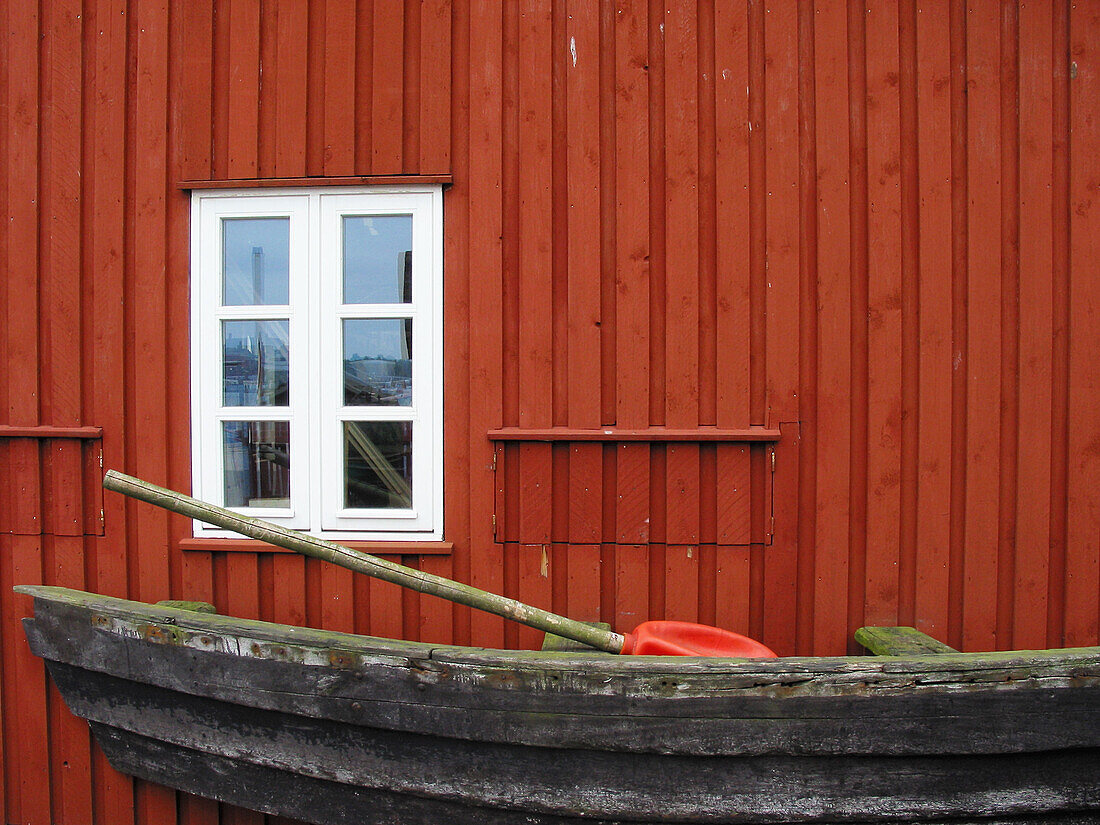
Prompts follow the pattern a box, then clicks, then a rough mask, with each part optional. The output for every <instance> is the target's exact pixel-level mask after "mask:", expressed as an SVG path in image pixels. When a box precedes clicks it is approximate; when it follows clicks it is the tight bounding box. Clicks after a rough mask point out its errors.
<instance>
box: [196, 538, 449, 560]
mask: <svg viewBox="0 0 1100 825" xmlns="http://www.w3.org/2000/svg"><path fill="white" fill-rule="evenodd" d="M336 543H337V544H340V545H343V546H344V547H350V548H351V549H352V550H360V551H362V552H364V553H370V554H371V555H373V556H441V555H442V556H446V555H450V553H451V550H452V549H454V543H453V542H450V541H339V540H338V541H337V542H336ZM179 547H180V550H186V551H191V552H199V553H293V552H294V551H293V550H286V549H284V548H282V547H275V546H274V545H271V544H268V543H267V542H263V541H257V540H255V539H216V538H187V539H182V540H181V541H180V543H179Z"/></svg>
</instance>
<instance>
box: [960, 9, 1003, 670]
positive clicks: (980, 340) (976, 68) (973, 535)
mask: <svg viewBox="0 0 1100 825" xmlns="http://www.w3.org/2000/svg"><path fill="white" fill-rule="evenodd" d="M998 11H999V10H998V9H997V8H996V7H995V6H994V5H992V4H981V3H979V4H971V7H970V9H969V13H968V16H967V29H966V33H967V44H966V45H967V55H968V62H967V78H968V80H967V95H966V99H967V150H968V158H967V168H968V170H969V191H970V209H969V218H968V220H969V227H968V232H969V239H968V241H969V249H968V252H967V259H968V261H969V272H968V286H969V295H968V296H967V303H968V306H969V307H970V310H971V311H970V317H969V321H968V336H967V337H968V353H967V375H968V387H967V399H968V404H967V425H966V427H967V456H968V457H967V473H966V489H967V498H966V544H965V553H966V558H965V582H964V589H963V598H964V608H963V616H962V629H963V640H964V641H963V643H964V646H965V649H967V650H987V649H992V648H994V647H996V645H997V639H996V637H995V633H994V630H995V622H996V614H997V605H996V595H997V593H996V581H997V535H998V520H999V518H998V517H999V507H998V487H999V477H1000V472H999V463H998V444H999V443H1000V416H999V415H997V414H995V413H994V410H995V409H997V408H999V405H1000V360H1001V356H1000V346H1001V343H1000V342H1001V329H1000V320H1001V289H1000V271H1001V261H1000V257H1001V256H1000V252H1001V243H1000V240H1001V221H1000V205H1001V188H1000V171H1001V164H1000V153H999V152H991V151H987V150H985V149H983V148H982V147H986V146H997V145H998V144H999V142H1000V125H999V124H1000V72H999V66H1000V20H999V15H998Z"/></svg>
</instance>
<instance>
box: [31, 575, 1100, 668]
mask: <svg viewBox="0 0 1100 825" xmlns="http://www.w3.org/2000/svg"><path fill="white" fill-rule="evenodd" d="M15 590H16V592H19V593H22V594H24V595H28V596H31V597H33V598H34V599H36V600H44V601H46V602H53V603H61V604H65V605H68V606H71V607H78V608H84V609H88V610H90V611H97V612H99V613H104V614H110V615H113V616H115V617H116V618H127V619H128V620H129V621H132V622H135V623H140V622H143V621H144V622H148V623H152V624H158V625H165V626H169V627H172V628H177V629H180V630H186V631H189V632H192V633H206V634H210V635H214V636H222V637H234V638H245V639H248V640H249V641H257V642H265V643H270V644H285V645H294V646H300V647H303V648H324V649H326V650H333V651H335V650H342V651H346V652H348V653H352V654H356V655H360V656H369V657H389V658H393V659H395V660H404V661H407V660H409V659H419V660H430V661H434V662H438V663H440V664H447V665H451V666H462V665H470V666H478V667H486V668H494V667H508V668H519V669H531V670H540V671H574V670H577V669H578V668H583V669H584V670H586V671H589V672H592V671H601V670H602V671H606V672H607V673H609V674H613V675H619V676H624V677H626V676H638V677H644V676H647V675H656V674H667V675H670V676H672V675H676V676H685V677H689V676H708V675H715V676H717V675H723V674H728V675H731V676H733V675H737V676H742V677H744V676H759V677H760V678H768V677H771V678H775V679H777V680H778V679H782V678H783V677H785V676H786V677H791V676H796V677H799V678H806V677H810V676H816V677H820V678H827V677H829V676H836V677H840V678H844V679H845V681H847V680H848V679H851V678H853V677H857V676H859V675H861V674H862V675H866V676H870V677H873V676H875V675H877V674H884V675H885V674H890V675H901V674H903V673H908V674H913V675H917V674H920V673H928V674H930V675H932V674H942V673H946V672H961V671H966V672H968V673H971V674H979V673H981V672H983V671H997V672H1003V671H1005V670H1006V669H1019V668H1031V669H1033V670H1034V669H1036V668H1038V669H1042V670H1050V671H1057V672H1058V673H1061V674H1065V673H1066V672H1067V671H1068V670H1069V669H1084V671H1085V673H1083V674H1069V675H1071V676H1072V675H1085V676H1096V677H1098V678H1100V646H1098V647H1069V648H1050V649H1044V650H1009V651H983V652H951V653H934V654H919V655H904V656H874V655H864V656H789V657H780V658H777V659H745V658H718V657H712V658H706V657H686V656H634V655H629V656H621V655H620V656H616V655H612V654H608V653H602V652H599V651H595V650H594V651H592V652H583V651H578V652H575V651H564V652H563V651H534V650H502V649H494V648H480V647H465V646H459V645H441V644H431V643H428V642H411V641H406V640H401V639H390V638H386V637H377V636H364V635H358V634H353V633H345V632H342V631H332V630H321V629H316V628H309V627H301V626H297V625H286V624H279V623H276V622H267V621H262V620H258V619H244V618H238V617H234V616H226V615H222V614H212V613H198V612H195V611H190V610H184V609H180V608H175V607H168V606H164V605H153V604H148V603H145V602H138V601H134V600H129V599H120V598H116V597H113V596H103V595H98V594H92V593H86V592H84V591H79V590H73V589H70V588H64V587H56V586H51V585H19V586H16V587H15ZM1032 675H1035V674H1032Z"/></svg>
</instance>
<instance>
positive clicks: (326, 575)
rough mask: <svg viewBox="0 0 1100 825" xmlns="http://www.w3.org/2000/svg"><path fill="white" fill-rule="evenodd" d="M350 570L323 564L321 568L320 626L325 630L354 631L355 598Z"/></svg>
mask: <svg viewBox="0 0 1100 825" xmlns="http://www.w3.org/2000/svg"><path fill="white" fill-rule="evenodd" d="M353 575H354V574H353V573H352V571H350V570H345V569H344V568H342V567H337V566H336V565H334V564H325V565H322V567H321V626H322V627H323V628H325V629H326V630H339V631H341V632H343V633H352V632H354V630H355V618H354V617H355V598H354V593H353V584H352V576H353Z"/></svg>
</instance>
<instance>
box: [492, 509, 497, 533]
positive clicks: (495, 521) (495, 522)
mask: <svg viewBox="0 0 1100 825" xmlns="http://www.w3.org/2000/svg"><path fill="white" fill-rule="evenodd" d="M492 518H493V538H494V539H495V538H496V537H497V514H496V513H493V516H492Z"/></svg>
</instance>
